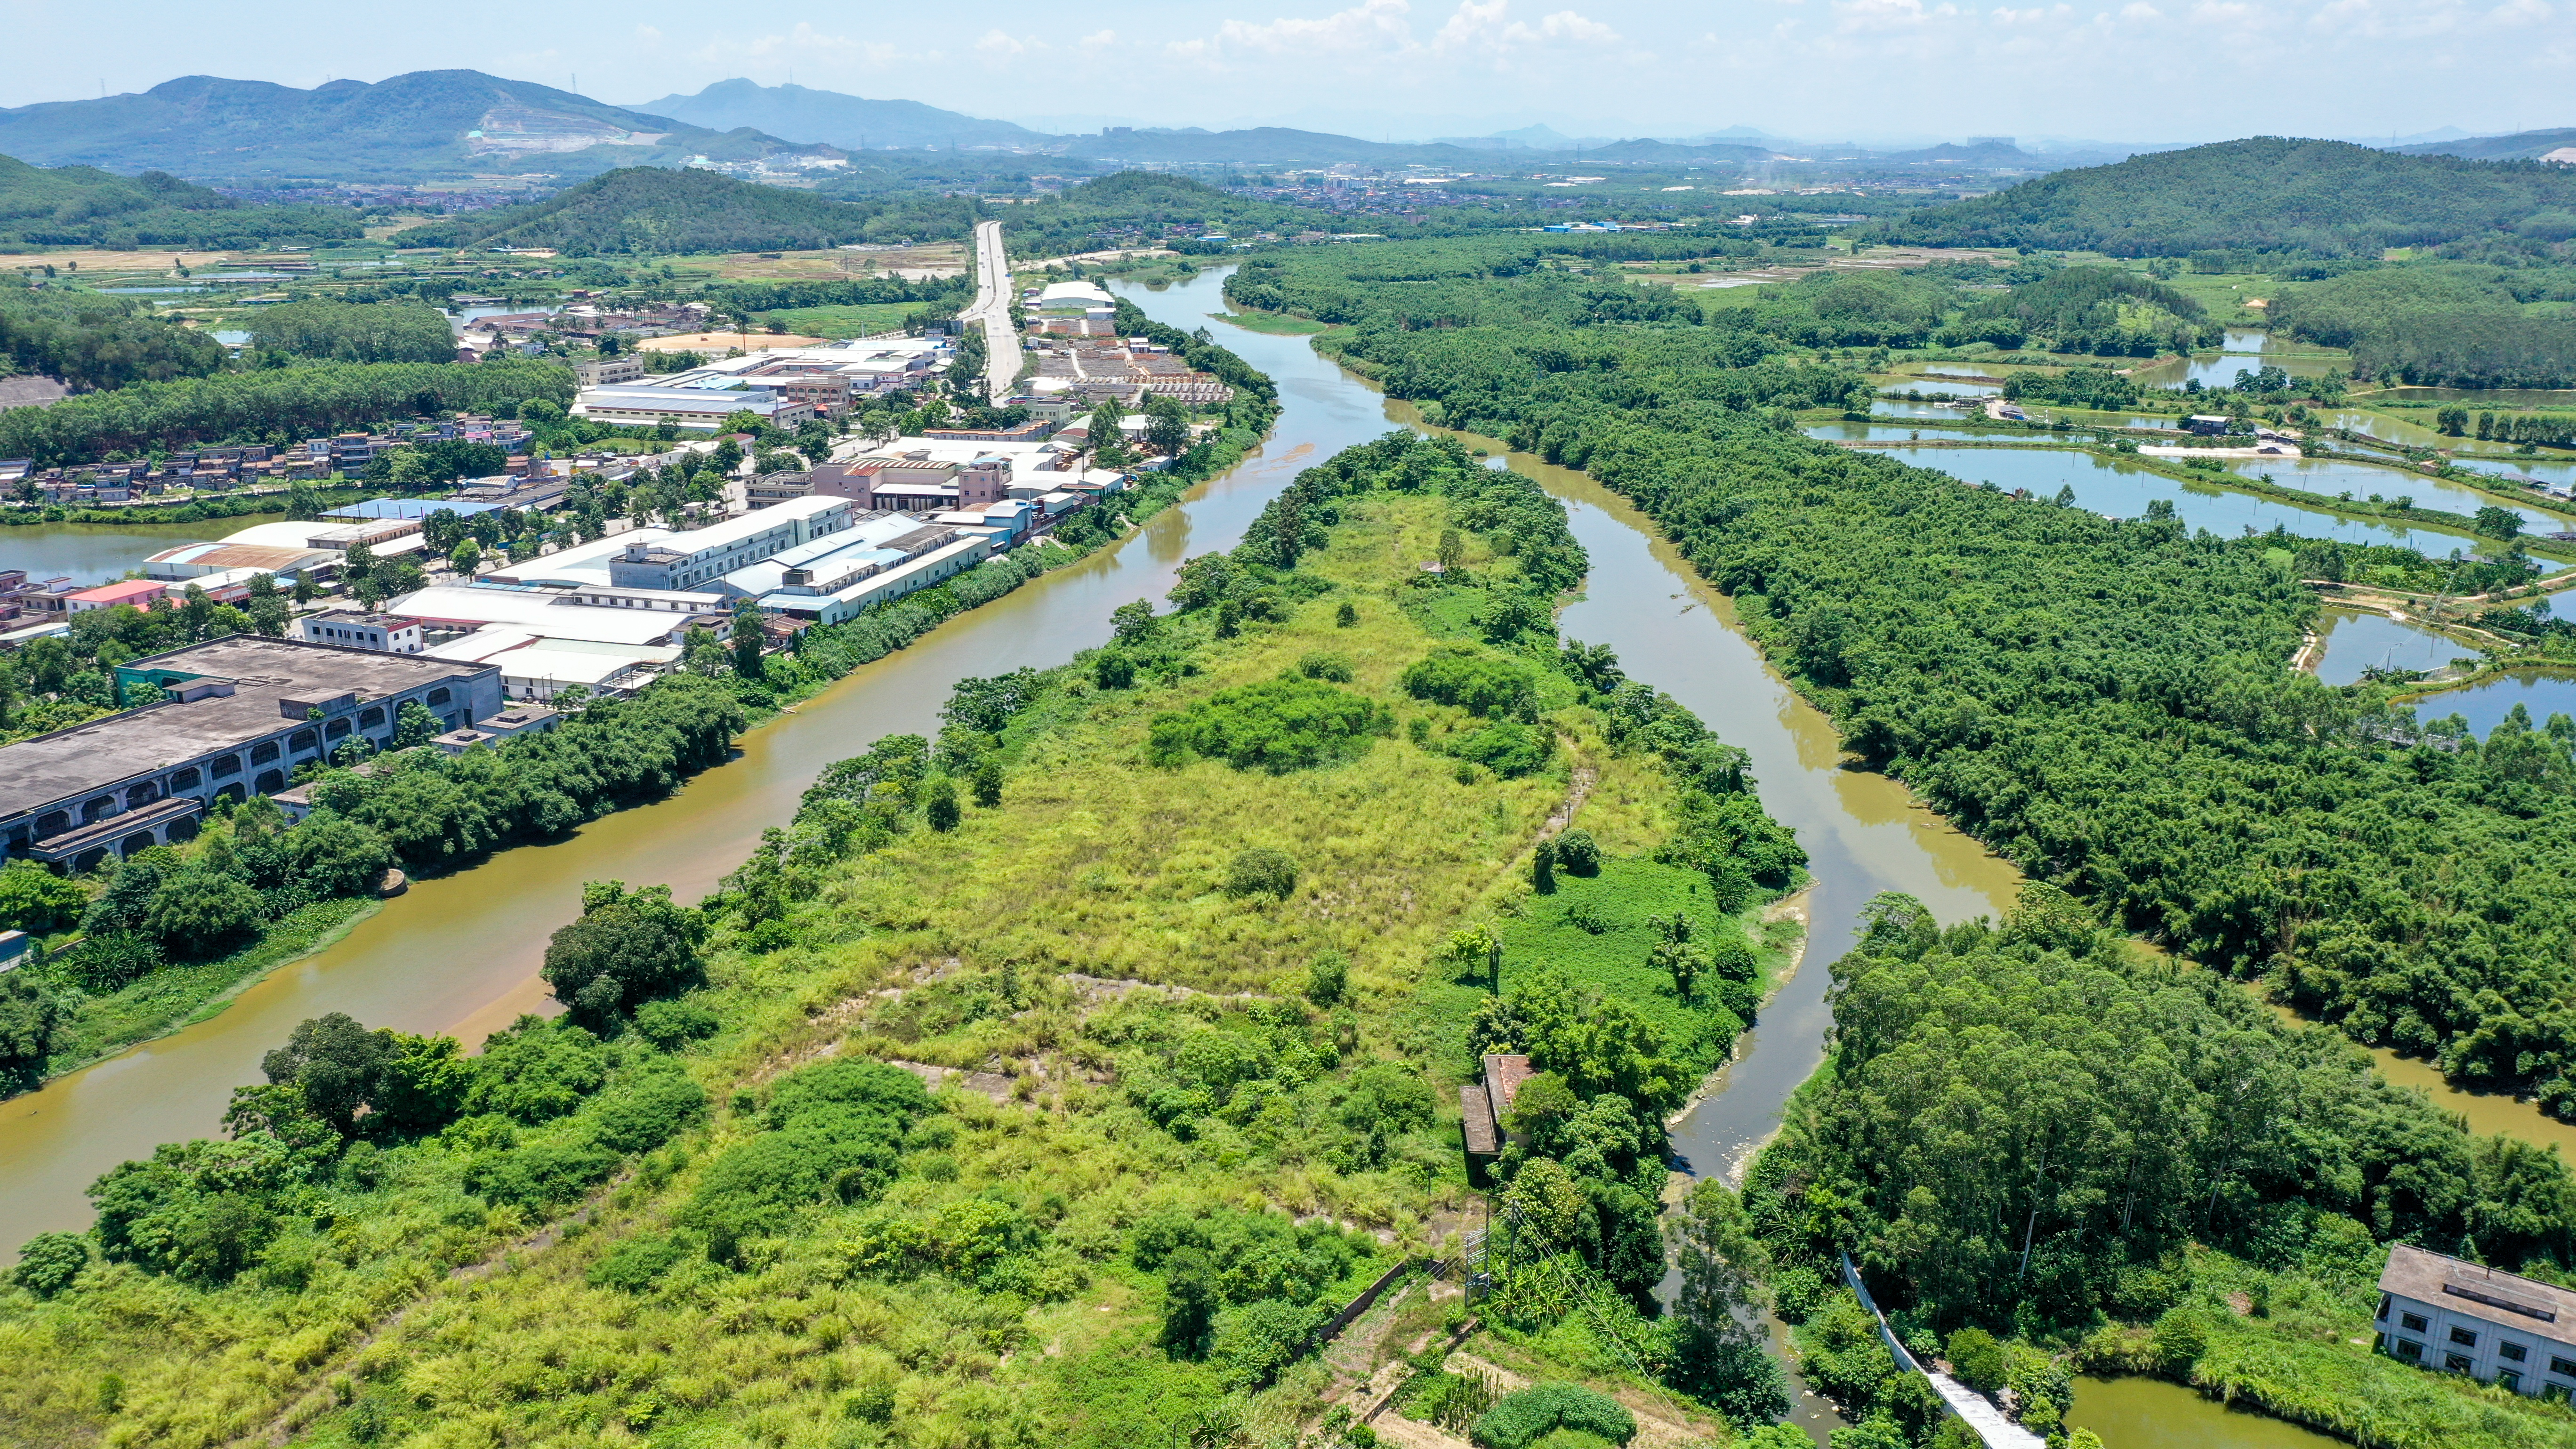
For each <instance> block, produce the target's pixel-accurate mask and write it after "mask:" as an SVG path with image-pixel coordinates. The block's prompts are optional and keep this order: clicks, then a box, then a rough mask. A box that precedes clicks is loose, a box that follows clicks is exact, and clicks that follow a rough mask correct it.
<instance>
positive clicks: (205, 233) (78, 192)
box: [0, 156, 360, 251]
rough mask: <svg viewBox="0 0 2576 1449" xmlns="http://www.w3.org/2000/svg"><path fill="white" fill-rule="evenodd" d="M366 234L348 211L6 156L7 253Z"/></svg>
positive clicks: (2, 235)
mask: <svg viewBox="0 0 2576 1449" xmlns="http://www.w3.org/2000/svg"><path fill="white" fill-rule="evenodd" d="M359 234H360V230H359V226H358V220H357V217H356V215H355V213H353V212H350V211H348V210H346V209H344V208H340V207H319V206H244V205H242V204H241V203H240V202H238V201H235V200H234V199H233V198H231V197H229V196H226V195H224V194H223V193H222V192H219V191H212V190H208V189H207V188H205V187H203V186H198V185H195V184H193V183H190V182H186V181H182V180H180V179H179V178H177V177H175V176H172V175H169V174H168V173H166V172H161V171H146V172H144V173H143V174H142V175H140V176H117V175H113V174H111V173H109V172H105V171H101V170H99V169H97V168H96V167H93V166H64V167H59V168H56V169H52V170H47V169H45V168H42V167H37V166H30V165H28V164H27V163H26V162H24V161H21V160H18V159H17V158H16V157H13V156H0V248H5V249H7V250H10V251H16V250H19V249H21V248H23V247H26V246H31V245H32V246H94V247H106V248H109V249H111V250H116V251H132V250H135V249H136V248H138V247H174V248H186V249H188V250H192V251H193V250H199V249H223V250H231V249H235V248H251V247H262V246H274V245H277V244H279V243H281V242H305V243H311V242H317V241H337V240H342V239H345V238H351V237H355V236H358V235H359Z"/></svg>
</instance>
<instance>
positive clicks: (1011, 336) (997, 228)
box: [963, 221, 1020, 406]
mask: <svg viewBox="0 0 2576 1449" xmlns="http://www.w3.org/2000/svg"><path fill="white" fill-rule="evenodd" d="M963 320H970V321H975V322H980V323H982V324H983V326H984V395H985V397H986V399H987V400H989V401H990V402H992V403H993V404H994V405H996V406H999V405H1000V404H1001V402H1002V400H1003V399H1004V398H1007V397H1009V396H1010V395H1011V384H1012V383H1013V382H1015V381H1017V380H1018V379H1019V375H1020V334H1019V332H1018V331H1017V330H1016V329H1015V328H1013V327H1012V326H1011V264H1010V261H1009V259H1008V258H1006V257H1005V256H1003V254H1002V224H1001V223H1000V222H998V221H979V222H977V223H975V305H973V306H971V307H969V308H967V309H966V311H965V313H964V318H963Z"/></svg>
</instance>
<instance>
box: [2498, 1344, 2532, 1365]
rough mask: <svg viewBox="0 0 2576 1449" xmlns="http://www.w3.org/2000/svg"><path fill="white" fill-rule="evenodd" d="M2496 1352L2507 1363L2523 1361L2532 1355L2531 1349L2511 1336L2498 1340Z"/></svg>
mask: <svg viewBox="0 0 2576 1449" xmlns="http://www.w3.org/2000/svg"><path fill="white" fill-rule="evenodd" d="M2496 1354H2497V1356H2498V1357H2501V1358H2502V1359H2504V1360H2505V1361H2506V1362H2507V1363H2521V1362H2522V1361H2523V1360H2525V1359H2527V1358H2529V1357H2531V1350H2530V1349H2528V1348H2526V1347H2524V1346H2523V1345H2521V1344H2518V1343H2516V1342H2514V1341H2513V1340H2512V1339H2509V1338H2499V1339H2497V1340H2496Z"/></svg>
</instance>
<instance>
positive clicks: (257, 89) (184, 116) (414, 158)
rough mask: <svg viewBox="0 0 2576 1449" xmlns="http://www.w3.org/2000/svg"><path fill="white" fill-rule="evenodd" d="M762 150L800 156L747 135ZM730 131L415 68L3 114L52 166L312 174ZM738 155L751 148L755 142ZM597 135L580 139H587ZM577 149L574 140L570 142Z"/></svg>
mask: <svg viewBox="0 0 2576 1449" xmlns="http://www.w3.org/2000/svg"><path fill="white" fill-rule="evenodd" d="M747 134H748V136H749V137H750V138H752V144H751V148H750V149H751V154H756V155H765V154H769V153H772V152H784V151H794V150H797V149H800V148H797V147H791V146H789V145H787V144H786V143H785V142H782V141H778V140H775V139H774V138H770V137H766V136H760V135H758V133H756V132H754V133H747ZM727 139H728V138H727V137H726V135H725V134H724V133H723V132H721V131H718V130H712V129H709V128H706V127H702V126H692V125H686V124H683V123H681V122H677V121H674V120H671V119H669V118H668V117H663V116H650V115H645V114H642V113H640V112H636V111H629V110H625V109H623V108H621V107H618V106H610V105H603V104H602V103H600V102H598V101H594V100H592V99H590V98H589V97H587V96H580V95H574V94H573V93H571V92H569V91H559V90H556V89H554V88H553V87H551V86H541V85H532V84H529V83H528V82H526V81H514V80H504V79H502V78H501V77H499V76H491V75H485V74H483V73H482V72H481V71H472V70H435V71H413V72H410V73H408V74H405V75H398V76H393V77H390V78H388V79H386V80H383V81H380V82H377V83H376V84H374V85H368V84H365V83H363V82H360V81H351V80H340V81H333V82H331V83H330V84H328V85H323V86H317V87H315V88H314V89H312V90H309V91H302V90H297V89H295V88H293V87H292V86H281V85H271V84H269V83H268V82H266V81H241V80H227V79H224V78H222V77H220V76H202V75H201V76H182V77H181V78H179V79H177V80H173V81H165V82H163V83H162V84H160V85H157V86H154V87H153V88H152V89H150V90H148V91H143V92H141V93H139V94H129V95H118V96H102V97H99V98H97V99H95V100H84V101H51V102H46V103H44V104H41V105H33V106H18V107H15V108H10V109H0V152H6V153H8V154H10V155H14V156H23V157H26V158H27V159H29V160H31V161H34V162H36V163H37V164H39V165H45V166H63V165H72V164H79V165H88V166H98V167H102V168H105V169H107V170H111V171H140V170H146V169H159V170H164V171H170V172H174V173H177V174H179V175H183V176H199V177H272V176H292V177H303V178H314V177H320V178H339V177H380V178H402V177H412V176H435V175H461V174H465V173H467V172H471V171H492V170H500V171H509V172H521V171H531V170H544V171H548V172H552V173H555V174H559V175H560V174H570V175H576V176H586V175H591V174H595V173H597V172H600V171H605V170H608V169H610V168H612V167H617V166H631V165H636V164H646V165H678V164H680V163H682V162H684V161H686V160H687V159H688V158H689V157H691V156H693V155H708V156H712V157H715V159H719V160H722V159H728V158H727V157H725V156H718V155H717V154H716V152H715V151H713V150H710V149H709V147H710V144H711V143H722V142H725V141H726V140H727ZM732 139H733V140H734V143H735V144H733V145H732V147H731V148H730V149H731V150H734V151H741V150H743V149H744V148H743V146H742V145H741V144H740V142H741V139H742V138H741V137H735V138H732ZM584 141H587V142H590V143H591V144H588V145H586V146H585V145H580V144H578V143H581V142H584ZM559 147H564V148H568V149H558V148H559Z"/></svg>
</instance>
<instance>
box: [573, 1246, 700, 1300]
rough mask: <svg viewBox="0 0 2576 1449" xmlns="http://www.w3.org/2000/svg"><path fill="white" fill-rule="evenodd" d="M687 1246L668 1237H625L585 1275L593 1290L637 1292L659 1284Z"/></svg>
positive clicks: (686, 1251) (684, 1252)
mask: <svg viewBox="0 0 2576 1449" xmlns="http://www.w3.org/2000/svg"><path fill="white" fill-rule="evenodd" d="M688 1252H689V1249H688V1245H687V1244H686V1243H684V1242H682V1241H681V1240H679V1239H678V1238H675V1237H672V1236H670V1235H668V1234H654V1235H651V1236H648V1237H641V1238H629V1239H628V1240H626V1241H625V1242H623V1243H620V1244H618V1245H617V1250H616V1251H615V1252H612V1253H610V1254H609V1255H608V1256H607V1257H605V1258H602V1259H600V1260H599V1261H598V1262H596V1263H593V1264H591V1265H590V1272H589V1273H588V1274H587V1275H585V1276H586V1278H587V1280H588V1281H589V1283H590V1286H591V1287H593V1288H615V1289H617V1290H619V1291H620V1292H625V1293H641V1292H643V1291H644V1290H645V1289H647V1288H650V1287H652V1286H653V1285H654V1284H655V1283H656V1282H658V1281H660V1279H661V1277H662V1275H663V1274H664V1273H667V1272H669V1271H670V1269H671V1265H672V1264H674V1263H677V1262H678V1261H680V1259H682V1258H684V1257H686V1256H688Z"/></svg>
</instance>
